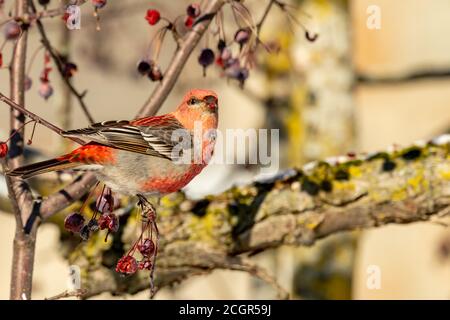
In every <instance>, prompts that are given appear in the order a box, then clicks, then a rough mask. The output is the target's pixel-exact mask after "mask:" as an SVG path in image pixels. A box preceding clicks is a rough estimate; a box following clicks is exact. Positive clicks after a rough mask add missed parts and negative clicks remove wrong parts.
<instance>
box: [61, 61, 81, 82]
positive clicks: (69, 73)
mask: <svg viewBox="0 0 450 320" xmlns="http://www.w3.org/2000/svg"><path fill="white" fill-rule="evenodd" d="M77 70H78V67H77V65H76V64H75V63H72V62H67V63H65V64H64V67H63V75H64V77H65V78H71V77H73V75H74V74H75V73H76V72H77Z"/></svg>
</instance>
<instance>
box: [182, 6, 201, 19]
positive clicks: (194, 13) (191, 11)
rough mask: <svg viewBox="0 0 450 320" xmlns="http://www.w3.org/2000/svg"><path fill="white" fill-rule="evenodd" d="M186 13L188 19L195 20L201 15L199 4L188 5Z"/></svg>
mask: <svg viewBox="0 0 450 320" xmlns="http://www.w3.org/2000/svg"><path fill="white" fill-rule="evenodd" d="M186 13H187V15H188V16H189V17H192V18H197V17H198V16H199V15H200V13H201V11H200V4H198V3H192V4H190V5H189V6H188V7H187V9H186Z"/></svg>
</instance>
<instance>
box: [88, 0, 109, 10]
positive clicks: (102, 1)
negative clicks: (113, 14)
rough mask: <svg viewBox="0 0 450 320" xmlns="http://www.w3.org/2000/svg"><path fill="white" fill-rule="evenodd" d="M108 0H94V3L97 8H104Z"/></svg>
mask: <svg viewBox="0 0 450 320" xmlns="http://www.w3.org/2000/svg"><path fill="white" fill-rule="evenodd" d="M106 2H107V1H106V0H92V4H93V6H94V7H96V8H97V9H100V8H103V7H104V6H105V5H106Z"/></svg>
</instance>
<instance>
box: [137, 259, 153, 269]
mask: <svg viewBox="0 0 450 320" xmlns="http://www.w3.org/2000/svg"><path fill="white" fill-rule="evenodd" d="M138 268H139V270H151V269H152V262H151V261H149V260H144V261H141V262H139V265H138Z"/></svg>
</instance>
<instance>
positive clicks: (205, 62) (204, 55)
mask: <svg viewBox="0 0 450 320" xmlns="http://www.w3.org/2000/svg"><path fill="white" fill-rule="evenodd" d="M214 59H215V56H214V51H212V50H211V49H209V48H206V49H203V50H202V52H201V53H200V56H199V57H198V63H200V65H202V66H203V75H206V68H207V67H208V66H209V65H211V64H213V63H214Z"/></svg>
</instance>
